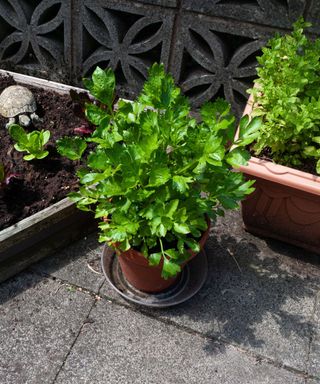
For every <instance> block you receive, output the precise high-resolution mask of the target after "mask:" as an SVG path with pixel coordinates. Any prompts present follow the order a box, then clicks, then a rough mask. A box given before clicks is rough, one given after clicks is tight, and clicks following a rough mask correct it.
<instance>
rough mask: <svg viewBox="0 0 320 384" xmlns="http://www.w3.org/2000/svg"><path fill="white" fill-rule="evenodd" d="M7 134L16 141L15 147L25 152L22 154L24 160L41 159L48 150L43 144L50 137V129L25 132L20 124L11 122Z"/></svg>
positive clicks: (46, 154)
mask: <svg viewBox="0 0 320 384" xmlns="http://www.w3.org/2000/svg"><path fill="white" fill-rule="evenodd" d="M9 134H10V136H11V137H12V139H13V140H14V141H15V142H16V144H15V145H14V147H15V149H16V150H17V151H19V152H27V153H28V155H25V156H23V158H24V160H33V159H43V158H45V157H46V156H48V154H49V152H48V151H46V150H45V149H44V146H45V145H46V144H47V142H48V141H49V139H50V131H44V130H42V131H32V132H30V133H28V132H26V131H25V130H24V129H23V128H22V127H20V125H17V124H12V125H10V127H9Z"/></svg>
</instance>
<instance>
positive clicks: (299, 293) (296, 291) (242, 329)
mask: <svg viewBox="0 0 320 384" xmlns="http://www.w3.org/2000/svg"><path fill="white" fill-rule="evenodd" d="M228 249H229V250H230V252H232V253H233V257H232V256H231V254H230V253H229V251H228ZM301 254H302V255H303V254H304V259H307V256H306V253H305V252H304V251H301V250H299V249H297V248H295V247H291V246H288V245H286V244H282V243H279V242H274V241H265V240H263V239H259V238H256V237H254V236H252V235H250V234H249V233H246V232H245V231H244V230H243V228H242V222H241V218H240V214H239V212H232V213H228V214H227V215H226V218H224V219H221V220H219V223H218V224H217V225H216V227H215V228H214V229H213V230H212V233H211V237H210V240H209V242H208V245H207V256H208V260H209V273H208V278H207V281H206V283H205V285H204V287H203V288H202V290H201V291H200V292H199V293H198V294H197V295H196V296H195V297H194V298H193V299H191V300H190V301H188V302H186V303H184V304H182V305H180V306H178V307H176V308H171V309H167V310H157V311H155V310H152V311H151V312H152V313H153V314H154V315H155V316H158V317H161V318H164V319H170V320H171V321H173V322H175V323H177V324H181V325H183V326H186V327H188V328H191V329H194V330H196V331H199V332H201V333H203V334H207V335H212V336H214V337H217V338H222V339H225V340H228V341H229V342H230V343H233V344H236V345H240V346H242V347H244V348H246V349H248V350H250V351H253V352H255V353H259V354H262V355H264V356H267V357H269V358H271V359H275V360H277V361H279V362H281V363H284V364H287V365H290V366H292V367H293V368H297V369H301V370H305V368H306V362H307V350H308V343H309V337H310V335H311V332H312V331H313V330H314V328H315V327H316V323H315V322H314V321H313V320H312V312H313V308H314V301H315V295H316V291H317V288H318V287H319V283H320V270H319V268H317V267H316V266H312V265H311V264H308V263H303V262H302V261H301V260H299V257H300V255H301ZM309 256H310V258H312V256H313V255H309ZM237 263H238V265H239V267H238V265H237ZM239 268H240V269H241V271H240V270H239ZM101 292H102V294H105V295H107V296H108V297H111V298H115V299H117V300H119V296H117V295H116V294H115V293H114V292H113V291H112V290H111V289H110V287H109V286H108V285H107V284H105V285H104V286H103V288H102V290H101ZM120 300H121V299H120Z"/></svg>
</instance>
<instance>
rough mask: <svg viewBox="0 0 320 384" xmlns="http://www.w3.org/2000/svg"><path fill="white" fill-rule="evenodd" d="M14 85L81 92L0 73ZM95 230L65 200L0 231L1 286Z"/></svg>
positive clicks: (89, 220)
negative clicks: (10, 278) (9, 77)
mask: <svg viewBox="0 0 320 384" xmlns="http://www.w3.org/2000/svg"><path fill="white" fill-rule="evenodd" d="M7 73H8V74H10V75H11V76H12V77H13V78H14V79H15V80H16V81H17V82H19V83H21V84H26V85H32V86H35V87H39V88H45V89H50V90H53V91H55V92H58V93H69V91H70V89H76V90H79V91H83V90H82V89H80V88H75V87H70V86H67V85H63V84H59V83H54V82H51V81H47V80H42V79H38V78H34V77H30V76H25V75H21V74H16V73H12V72H8V71H2V70H0V74H2V75H3V74H7ZM95 228H96V225H95V223H94V220H93V217H92V215H90V214H88V213H86V212H82V211H79V210H78V209H77V208H76V206H75V204H74V203H72V202H71V201H70V200H69V199H68V198H65V199H63V200H61V201H59V202H57V203H55V204H53V205H51V206H50V207H48V208H46V209H43V210H42V211H40V212H38V213H36V214H34V215H32V216H29V217H28V218H26V219H23V220H21V221H20V222H18V223H16V224H14V225H12V226H10V227H8V228H6V229H4V230H2V231H0V282H2V281H4V280H6V279H7V278H9V277H11V276H13V275H14V274H16V273H18V272H20V271H21V270H23V269H24V268H26V267H27V266H29V265H30V264H32V263H34V262H36V261H38V260H40V259H41V258H43V257H46V256H48V255H50V254H53V253H54V252H57V251H58V250H60V249H62V248H63V247H65V246H66V245H68V244H70V243H71V242H73V241H75V240H77V239H79V238H81V237H83V236H84V235H86V234H87V233H89V232H91V231H92V230H94V229H95Z"/></svg>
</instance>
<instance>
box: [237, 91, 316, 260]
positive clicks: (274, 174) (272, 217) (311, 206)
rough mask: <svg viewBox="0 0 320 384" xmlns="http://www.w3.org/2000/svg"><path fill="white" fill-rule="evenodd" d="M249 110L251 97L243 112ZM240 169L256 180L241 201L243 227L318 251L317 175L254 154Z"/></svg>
mask: <svg viewBox="0 0 320 384" xmlns="http://www.w3.org/2000/svg"><path fill="white" fill-rule="evenodd" d="M251 111H252V98H250V99H249V101H248V104H247V107H246V109H245V111H244V114H250V113H251ZM240 170H241V171H242V172H243V173H244V174H246V176H247V178H248V179H255V180H256V183H255V185H254V187H255V188H256V190H255V192H254V193H253V194H251V195H250V196H248V198H247V199H246V200H245V201H243V202H242V217H243V221H244V225H245V228H246V229H247V230H248V231H249V232H252V233H253V234H257V235H262V236H266V237H271V238H275V239H279V240H282V241H284V242H287V243H291V244H294V245H297V246H300V247H302V248H305V249H308V250H310V251H313V252H317V253H320V177H317V176H314V175H312V174H309V173H306V172H301V171H298V170H296V169H293V168H290V167H285V166H282V165H278V164H274V163H272V162H270V161H266V160H261V159H257V158H255V157H252V158H251V159H250V161H249V164H248V166H242V167H240Z"/></svg>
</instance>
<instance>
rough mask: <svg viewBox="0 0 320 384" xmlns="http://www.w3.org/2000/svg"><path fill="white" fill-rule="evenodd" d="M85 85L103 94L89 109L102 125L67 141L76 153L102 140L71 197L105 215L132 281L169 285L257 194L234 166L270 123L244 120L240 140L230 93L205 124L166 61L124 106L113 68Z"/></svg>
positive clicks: (63, 149) (63, 146)
mask: <svg viewBox="0 0 320 384" xmlns="http://www.w3.org/2000/svg"><path fill="white" fill-rule="evenodd" d="M84 83H85V85H86V87H87V88H88V90H89V91H90V93H91V95H92V96H93V97H94V98H95V99H94V100H93V101H89V100H87V102H86V104H85V113H86V116H87V118H88V120H89V122H90V123H91V124H93V125H94V126H95V127H96V129H95V131H94V132H93V134H92V135H91V136H90V137H88V138H86V139H84V138H82V139H81V138H72V137H66V138H63V139H61V140H59V141H58V143H57V144H58V151H59V152H60V154H62V155H65V156H67V157H69V158H71V159H79V158H80V157H81V155H82V153H83V150H84V148H85V147H86V145H87V144H88V145H91V146H92V145H93V146H94V148H93V149H92V150H91V153H90V154H89V155H88V157H87V159H86V166H85V167H84V168H83V169H81V170H80V171H79V172H78V176H79V181H80V184H81V185H82V186H81V187H80V189H79V191H78V192H74V193H71V194H70V195H69V197H70V198H71V200H73V201H74V202H76V203H77V206H78V208H80V209H82V210H92V211H93V212H94V213H95V217H96V218H98V219H100V220H101V221H100V224H99V228H100V231H101V233H100V241H101V242H107V244H108V245H109V246H111V247H114V248H115V250H116V253H117V255H118V256H119V261H120V265H121V268H122V271H123V273H124V275H125V277H126V279H127V280H128V281H129V283H131V284H132V285H133V286H135V287H136V288H138V289H139V290H142V291H145V292H158V291H161V290H163V289H165V288H167V287H168V286H170V285H171V284H173V283H174V280H175V277H176V276H177V274H179V272H180V271H181V268H182V267H183V266H184V264H185V263H186V262H187V261H188V260H189V259H190V258H191V257H193V256H194V255H195V254H196V253H198V252H199V250H200V248H201V247H202V246H203V245H204V242H205V240H206V238H207V236H208V231H209V221H210V220H214V219H215V218H216V216H217V215H223V208H225V209H233V208H236V207H237V206H238V202H239V201H240V200H241V199H243V198H244V196H246V195H248V194H249V193H251V192H252V191H253V188H252V184H253V181H245V180H244V178H243V175H242V174H241V173H239V172H234V171H233V170H232V167H239V165H240V164H246V162H247V160H248V158H249V157H250V155H249V153H248V152H247V151H246V150H245V149H244V146H245V145H248V144H250V143H251V142H252V141H253V140H254V139H255V137H256V135H257V132H258V129H259V126H260V120H259V118H255V119H252V120H251V121H249V119H248V118H247V117H246V118H244V119H243V120H242V124H241V130H240V135H239V138H238V139H237V140H234V133H235V118H234V116H233V115H232V113H231V112H230V106H229V105H228V103H227V102H226V101H224V100H222V99H220V100H217V101H216V102H214V103H207V104H205V105H204V106H203V107H202V108H201V110H200V115H201V122H197V121H196V120H195V119H194V118H193V117H191V116H190V106H189V102H188V100H187V98H186V97H184V96H183V95H182V94H181V92H180V89H179V88H177V87H176V86H175V85H174V80H173V78H172V76H171V75H169V74H166V73H165V71H164V68H163V65H159V64H154V65H153V66H152V67H151V68H150V71H149V78H148V80H147V81H146V83H145V84H144V87H143V90H142V92H141V94H140V96H139V97H138V98H137V100H136V101H133V102H130V101H125V100H120V101H118V103H117V106H116V108H115V101H116V99H115V93H114V92H115V78H114V74H113V72H112V71H111V70H110V69H108V70H102V69H100V68H97V69H96V70H95V71H94V73H93V75H92V79H90V80H88V79H87V80H85V81H84ZM139 273H141V274H142V275H141V276H140V275H139Z"/></svg>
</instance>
